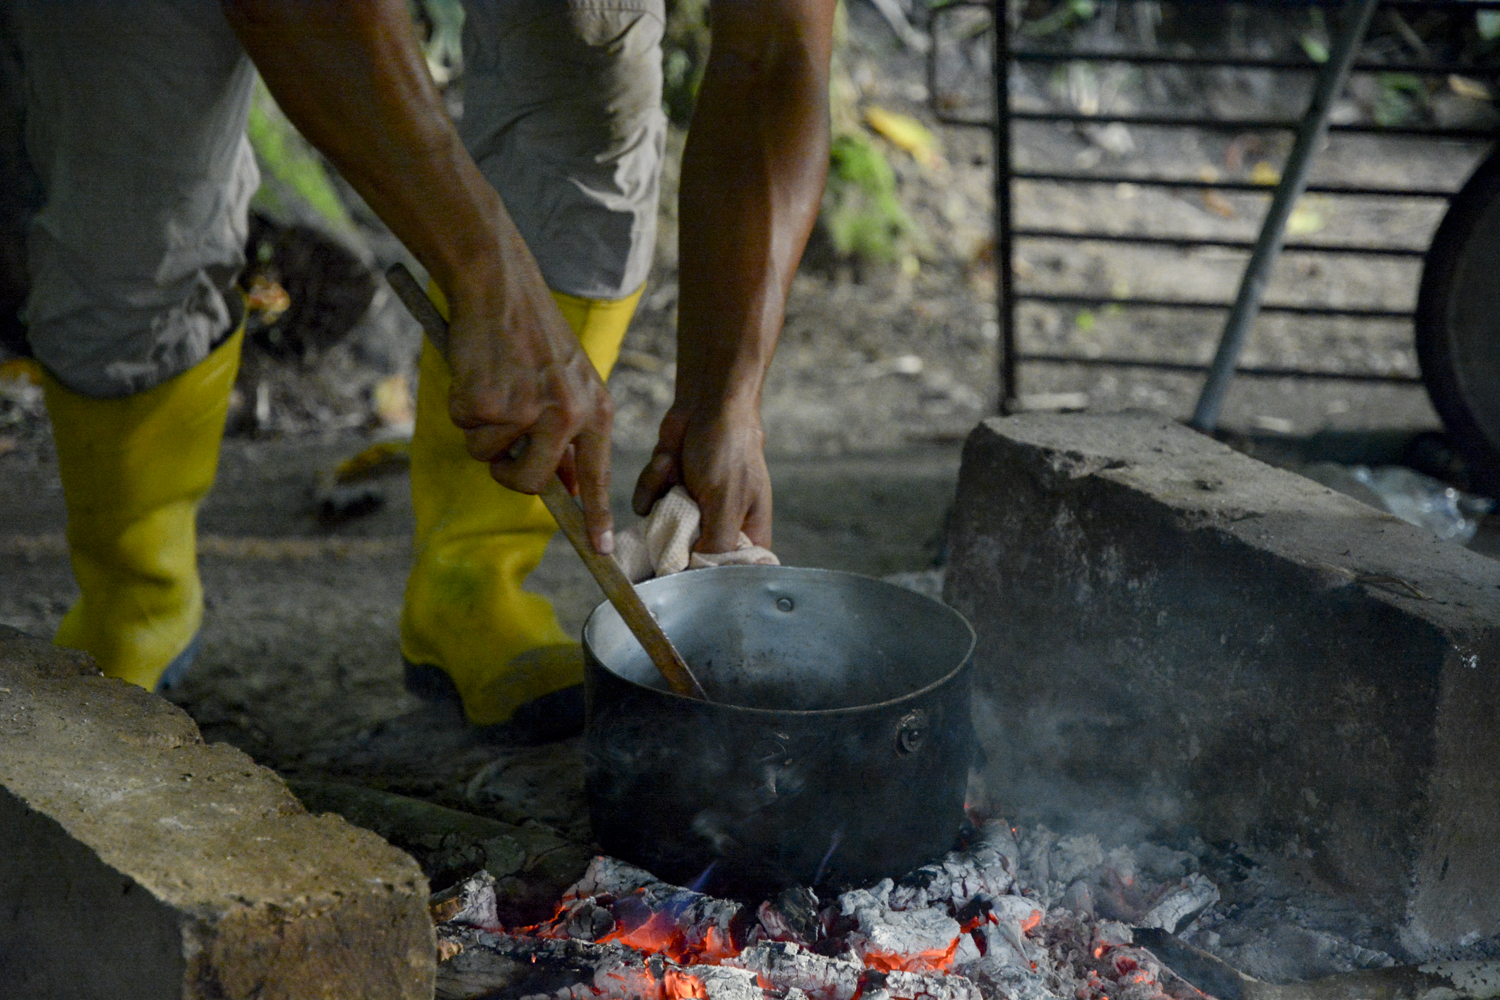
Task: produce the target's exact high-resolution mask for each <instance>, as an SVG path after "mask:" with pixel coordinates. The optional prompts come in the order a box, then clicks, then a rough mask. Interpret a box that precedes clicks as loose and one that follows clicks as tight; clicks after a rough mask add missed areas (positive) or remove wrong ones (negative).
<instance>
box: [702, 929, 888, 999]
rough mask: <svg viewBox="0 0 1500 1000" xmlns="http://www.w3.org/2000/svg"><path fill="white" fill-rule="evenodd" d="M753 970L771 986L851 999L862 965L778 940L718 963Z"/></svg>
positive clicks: (821, 995)
mask: <svg viewBox="0 0 1500 1000" xmlns="http://www.w3.org/2000/svg"><path fill="white" fill-rule="evenodd" d="M720 964H721V965H725V966H728V967H730V968H736V969H746V970H748V971H750V972H754V973H756V974H757V975H759V976H760V977H761V978H763V979H764V980H765V981H766V982H767V983H770V984H771V986H772V987H773V988H774V989H778V990H791V989H798V990H802V991H803V992H804V993H806V994H807V995H808V996H809V997H810V998H812V1000H854V996H855V995H856V994H857V993H858V992H859V976H860V973H861V972H862V971H863V967H862V966H861V965H860V964H859V963H858V962H856V961H854V960H853V959H852V958H846V957H841V958H829V957H827V956H825V955H819V954H817V953H816V952H812V951H808V950H807V949H806V948H802V947H801V946H799V945H796V944H789V943H782V942H779V941H773V942H767V943H765V944H758V945H754V946H752V947H750V948H746V949H745V950H744V951H742V952H741V953H740V954H739V955H738V956H736V957H734V958H730V959H726V960H725V961H723V962H721V963H720Z"/></svg>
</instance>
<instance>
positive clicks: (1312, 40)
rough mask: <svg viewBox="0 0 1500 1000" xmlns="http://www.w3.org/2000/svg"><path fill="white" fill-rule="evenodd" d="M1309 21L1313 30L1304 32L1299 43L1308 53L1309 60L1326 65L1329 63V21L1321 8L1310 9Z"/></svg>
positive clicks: (1308, 12)
mask: <svg viewBox="0 0 1500 1000" xmlns="http://www.w3.org/2000/svg"><path fill="white" fill-rule="evenodd" d="M1307 19H1308V20H1309V21H1311V22H1312V30H1311V31H1307V32H1304V33H1303V35H1302V37H1301V38H1299V39H1297V41H1298V43H1299V44H1301V46H1302V51H1303V52H1306V53H1307V58H1309V59H1311V60H1312V61H1313V62H1315V63H1326V62H1327V61H1328V20H1327V18H1325V17H1324V16H1323V10H1322V8H1321V7H1310V8H1308V11H1307Z"/></svg>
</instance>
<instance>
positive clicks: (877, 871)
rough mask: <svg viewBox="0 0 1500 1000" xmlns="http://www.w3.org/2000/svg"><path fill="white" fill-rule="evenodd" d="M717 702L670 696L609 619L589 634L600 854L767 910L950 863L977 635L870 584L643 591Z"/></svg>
mask: <svg viewBox="0 0 1500 1000" xmlns="http://www.w3.org/2000/svg"><path fill="white" fill-rule="evenodd" d="M639 590H640V593H641V597H642V599H643V600H644V601H645V602H646V605H647V606H648V607H649V608H650V609H651V610H652V612H653V613H654V614H655V615H656V616H657V618H658V620H660V621H661V623H662V627H663V628H664V629H665V630H666V632H667V634H668V635H669V636H670V637H671V638H672V640H673V642H674V643H675V644H676V645H677V646H678V649H679V650H680V651H681V652H682V654H683V657H684V658H685V659H686V660H687V662H688V664H689V665H690V666H691V667H692V668H693V670H694V672H695V673H696V674H697V675H698V677H699V679H700V681H702V683H703V684H704V686H705V688H706V689H707V690H708V692H709V695H710V698H711V699H713V700H712V701H711V702H701V701H695V700H692V699H688V698H683V697H680V696H678V695H675V694H672V693H671V692H670V691H667V690H665V683H664V682H663V681H661V680H660V678H659V677H658V676H657V675H656V672H655V669H654V668H653V667H652V666H651V664H650V661H649V660H648V659H646V656H645V653H644V652H643V651H642V650H641V649H640V648H639V646H638V645H636V644H635V640H634V639H633V638H632V637H631V636H630V635H629V633H628V632H627V631H626V630H625V627H624V624H623V622H621V621H620V620H619V617H618V615H617V614H615V612H614V610H613V608H610V607H609V606H608V605H602V606H601V607H600V608H599V609H597V610H596V611H595V612H594V614H593V615H592V616H591V617H590V619H589V622H588V624H587V625H586V626H585V629H584V650H585V657H586V667H585V690H586V693H587V703H588V723H587V729H586V742H587V755H588V764H587V792H588V800H589V808H590V818H591V820H592V823H593V829H594V834H595V837H596V838H597V839H598V841H599V843H600V845H601V846H602V847H603V848H604V850H605V851H606V852H608V853H610V854H613V855H615V856H617V857H620V858H622V859H624V860H626V861H630V862H632V863H634V864H638V865H641V866H642V867H644V868H647V869H649V870H650V871H652V872H653V873H655V874H656V875H657V876H658V877H661V878H664V879H666V880H668V881H671V882H675V883H677V884H682V885H696V886H697V887H699V888H701V889H703V890H705V891H712V892H715V893H717V894H720V895H729V896H738V897H742V898H747V899H748V898H754V897H759V896H766V895H770V894H773V893H775V892H776V891H778V890H779V889H780V888H783V887H785V886H788V885H796V884H801V885H825V886H840V885H852V884H859V883H866V882H872V881H875V880H878V879H880V878H883V877H886V876H892V877H896V876H900V875H901V874H903V873H905V872H906V871H908V870H910V869H912V868H914V867H916V866H918V865H920V864H922V863H924V862H926V861H928V860H931V859H932V858H934V857H936V856H938V855H941V854H942V853H943V852H944V851H947V850H949V849H950V848H951V846H952V843H953V839H954V837H955V835H956V833H957V831H958V828H959V825H960V823H961V821H962V819H963V801H964V791H965V786H966V783H967V778H968V769H969V762H970V757H971V754H972V747H973V730H972V724H971V722H970V662H971V659H972V652H973V644H974V638H973V631H972V630H971V629H970V628H969V626H968V623H967V622H965V621H964V620H963V618H962V617H961V616H960V615H958V613H957V612H955V611H953V610H952V609H950V608H948V607H946V606H945V605H943V604H940V603H939V602H936V601H933V600H931V599H929V598H926V597H923V596H921V595H918V594H914V593H911V592H909V591H906V590H904V589H902V588H900V587H896V586H894V585H891V584H887V583H884V582H882V581H879V580H873V579H869V578H866V577H860V576H855V575H853V574H846V573H834V572H830V571H826V570H808V569H795V568H790V567H724V568H720V569H709V570H694V571H691V572H689V573H683V574H679V575H677V576H673V577H668V578H665V579H662V580H654V581H651V582H649V583H646V584H643V585H641V587H640V588H639Z"/></svg>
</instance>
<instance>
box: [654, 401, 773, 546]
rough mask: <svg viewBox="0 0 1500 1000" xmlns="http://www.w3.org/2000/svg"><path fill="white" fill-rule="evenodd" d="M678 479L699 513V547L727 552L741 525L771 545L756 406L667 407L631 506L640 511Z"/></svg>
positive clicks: (760, 542)
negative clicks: (718, 408)
mask: <svg viewBox="0 0 1500 1000" xmlns="http://www.w3.org/2000/svg"><path fill="white" fill-rule="evenodd" d="M678 484H681V485H682V486H684V487H685V488H686V489H687V491H688V493H689V494H691V495H692V497H693V499H694V501H696V502H697V504H698V509H699V510H700V511H701V512H702V514H703V521H702V534H701V536H700V537H699V539H698V543H697V545H696V548H697V549H698V550H699V551H701V552H732V551H734V549H735V548H736V547H737V543H738V542H739V535H740V532H741V531H743V532H744V533H745V534H746V535H747V536H749V538H750V541H752V542H754V543H755V544H756V545H759V546H761V547H762V548H767V549H769V548H770V547H771V477H770V475H769V474H768V473H767V472H766V459H765V434H764V433H763V432H762V431H761V427H760V413H759V412H758V407H753V408H750V409H748V410H747V411H746V412H740V413H725V412H718V413H712V414H709V413H700V412H694V411H692V410H689V409H686V408H678V407H675V406H674V407H673V408H672V409H671V410H669V411H668V412H667V415H666V417H665V418H664V419H663V420H662V422H661V434H660V437H659V438H658V440H657V443H656V450H655V451H654V452H652V455H651V460H650V461H649V462H647V463H646V468H645V469H644V470H643V471H642V472H641V475H640V478H639V479H638V480H637V481H636V487H635V496H634V497H633V498H632V501H631V506H632V507H634V509H635V512H636V513H637V514H639V515H641V516H642V517H645V516H646V515H647V514H650V513H651V505H652V504H654V503H655V502H656V500H657V498H658V497H660V496H662V495H663V494H664V493H666V492H667V491H668V490H670V489H671V488H672V487H673V486H676V485H678Z"/></svg>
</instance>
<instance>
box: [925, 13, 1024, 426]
mask: <svg viewBox="0 0 1500 1000" xmlns="http://www.w3.org/2000/svg"><path fill="white" fill-rule="evenodd" d="M1007 2H1008V0H993V2H992V3H991V5H990V12H991V13H990V17H991V18H992V19H993V23H994V30H993V32H991V34H992V35H993V41H994V52H993V58H992V60H991V62H992V65H993V76H992V80H991V86H992V89H993V91H994V97H995V122H994V131H993V132H992V133H991V137H992V139H993V142H992V144H991V150H990V155H991V157H992V158H993V160H994V165H995V169H994V172H993V178H994V181H993V182H994V185H995V219H994V225H995V272H996V274H995V312H996V316H995V319H996V321H997V322H998V323H999V324H1000V412H1001V413H1005V412H1008V404H1009V402H1010V400H1012V399H1014V398H1015V397H1016V387H1017V378H1016V368H1017V364H1016V300H1015V287H1014V286H1015V268H1014V267H1013V266H1012V260H1011V256H1012V251H1013V249H1014V248H1013V247H1012V245H1011V203H1010V187H1011V162H1010V122H1011V116H1010V19H1009V18H1008V17H1007V16H1006V4H1007ZM933 48H934V51H936V46H934V47H933ZM931 93H936V91H935V90H934V91H931Z"/></svg>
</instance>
